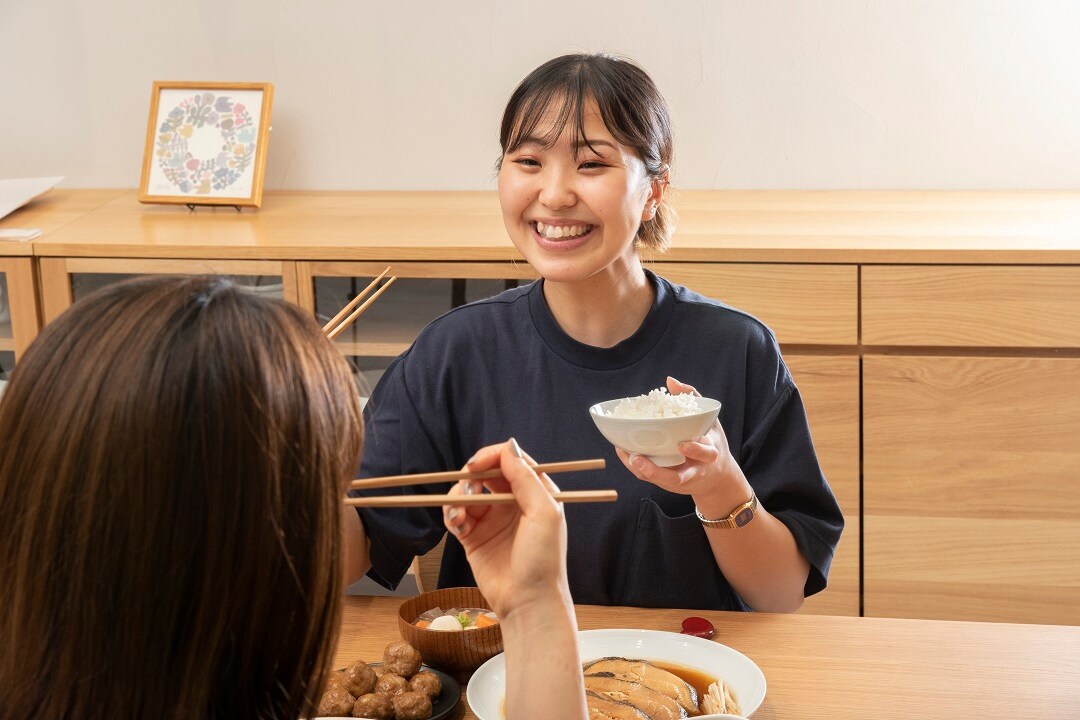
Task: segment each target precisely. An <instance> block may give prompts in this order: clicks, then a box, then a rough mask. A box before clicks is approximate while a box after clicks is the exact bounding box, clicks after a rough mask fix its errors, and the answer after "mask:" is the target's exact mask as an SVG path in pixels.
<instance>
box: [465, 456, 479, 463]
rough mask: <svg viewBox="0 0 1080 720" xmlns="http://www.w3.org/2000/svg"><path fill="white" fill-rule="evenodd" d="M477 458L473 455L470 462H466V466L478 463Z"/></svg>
mask: <svg viewBox="0 0 1080 720" xmlns="http://www.w3.org/2000/svg"><path fill="white" fill-rule="evenodd" d="M476 458H477V456H476V455H473V456H472V457H471V458H469V459H468V460H466V461H465V464H466V465H472V464H473V463H474V462H476Z"/></svg>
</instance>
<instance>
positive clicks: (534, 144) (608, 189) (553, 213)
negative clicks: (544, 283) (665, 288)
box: [499, 101, 663, 282]
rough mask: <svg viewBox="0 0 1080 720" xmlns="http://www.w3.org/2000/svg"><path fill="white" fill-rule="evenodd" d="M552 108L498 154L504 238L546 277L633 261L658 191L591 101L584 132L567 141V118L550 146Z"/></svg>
mask: <svg viewBox="0 0 1080 720" xmlns="http://www.w3.org/2000/svg"><path fill="white" fill-rule="evenodd" d="M558 111H559V108H558V107H555V108H552V109H549V112H548V113H547V114H546V115H545V116H544V118H542V120H541V122H540V123H539V125H538V126H537V128H536V137H534V138H526V140H525V142H524V143H522V145H521V146H520V147H518V148H517V149H516V150H515V151H514V152H511V153H507V154H506V155H504V156H503V161H502V168H501V169H500V170H499V202H500V204H501V205H502V212H503V222H504V223H505V225H506V231H507V232H508V233H509V234H510V239H511V240H512V241H513V243H514V246H515V247H517V249H518V251H519V252H521V254H522V255H524V256H525V259H526V260H528V261H529V264H530V265H532V266H533V267H534V268H535V269H536V271H537V272H539V273H540V274H541V275H543V276H544V277H545V278H547V279H548V280H550V281H553V282H574V281H577V280H583V279H585V278H589V277H592V276H593V275H596V274H597V273H600V272H602V271H604V270H609V269H610V270H615V271H619V270H620V269H621V268H620V266H624V265H629V263H630V262H632V261H634V260H636V258H637V251H636V249H635V246H634V237H635V235H636V234H637V230H638V226H639V225H640V223H641V221H642V220H647V219H649V218H650V217H652V214H653V213H655V211H656V202H657V201H658V200H659V197H660V195H659V194H660V193H662V191H663V187H662V183H661V182H660V181H650V179H649V177H648V175H647V173H646V171H645V164H644V163H643V162H642V161H641V158H639V157H638V155H637V153H636V152H635V151H634V150H633V149H632V148H629V147H627V146H625V145H622V144H621V143H619V142H618V141H617V140H615V138H614V137H612V135H611V133H610V132H609V131H608V129H607V127H606V126H605V125H604V121H603V119H602V118H601V117H600V112H599V110H598V108H597V106H596V104H595V103H594V102H591V101H590V102H589V103H587V104H586V105H585V108H584V133H585V138H587V139H588V141H589V142H590V143H591V144H592V146H593V148H594V150H590V149H589V147H588V146H587V145H585V144H584V143H583V142H581V141H579V147H577V148H575V147H573V146H572V144H571V143H572V141H571V133H572V124H571V123H567V124H566V126H565V127H564V128H563V131H562V134H560V135H559V137H558V139H557V140H556V141H555V143H554V144H553V145H551V146H545V145H544V143H543V142H542V141H541V140H540V138H544V137H547V136H548V134H549V133H550V131H551V129H552V127H553V125H554V121H555V118H556V117H557V116H558Z"/></svg>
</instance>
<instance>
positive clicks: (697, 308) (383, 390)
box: [346, 55, 843, 611]
mask: <svg viewBox="0 0 1080 720" xmlns="http://www.w3.org/2000/svg"><path fill="white" fill-rule="evenodd" d="M499 139H500V143H501V146H502V156H501V158H500V161H499V174H498V185H499V201H500V204H501V206H502V213H503V220H504V223H505V226H506V229H507V233H508V234H509V236H510V239H511V241H512V242H513V243H514V245H515V247H517V249H518V250H519V251H520V252H521V254H522V255H523V256H524V257H525V259H526V260H528V262H529V263H530V264H531V265H532V266H533V268H534V269H535V270H536V271H537V272H538V273H539V274H540V275H541V276H542V279H541V280H539V281H538V282H536V283H533V284H531V285H529V286H526V287H521V288H516V289H513V290H508V291H506V292H504V293H502V294H500V295H497V296H495V297H493V298H490V299H488V300H482V301H480V302H476V303H472V304H470V305H466V306H463V307H460V308H457V309H455V310H453V311H451V312H450V313H448V314H447V315H444V316H443V317H442V318H440V319H438V320H436V321H435V322H433V323H432V324H431V325H429V326H428V327H427V328H426V329H425V330H424V331H423V332H422V333H421V334H420V336H419V337H418V338H417V340H416V341H415V343H414V344H413V346H412V347H411V348H410V349H409V350H408V351H407V352H406V353H405V354H403V355H402V356H401V357H400V358H398V359H397V360H396V361H395V362H394V363H393V364H392V365H391V366H390V367H389V368H388V370H387V372H386V373H385V374H384V376H383V378H382V380H381V381H380V383H379V385H378V386H377V387H376V389H375V392H374V393H373V396H372V400H371V404H370V405H369V406H368V409H367V411H366V412H367V413H368V415H367V417H368V427H369V434H368V443H369V445H368V452H367V453H366V454H365V456H364V463H363V466H362V468H361V476H371V475H395V474H399V473H406V472H414V471H419V470H438V469H449V468H455V467H460V466H462V465H467V466H468V467H470V469H471V468H472V467H473V461H472V460H470V459H469V458H470V454H471V453H472V449H473V448H475V447H476V446H479V445H484V444H487V443H488V442H491V439H492V438H498V437H505V436H507V435H514V436H516V437H517V438H518V439H519V440H521V441H522V444H524V445H526V446H527V447H529V449H530V451H531V452H532V453H533V455H534V456H535V457H536V458H537V459H538V460H540V461H543V462H547V461H555V460H564V459H577V458H589V457H597V456H600V457H606V458H607V459H608V460H609V463H608V469H607V470H606V471H605V472H604V473H602V474H597V473H592V472H590V473H582V474H580V475H579V476H574V475H570V474H567V475H563V476H560V477H561V478H564V479H562V480H561V481H560V482H561V486H562V489H564V490H566V489H589V488H598V487H601V488H602V487H613V488H616V489H617V490H618V492H619V495H620V498H619V501H618V502H617V503H612V504H605V505H578V506H571V507H568V508H566V516H567V524H568V527H569V554H568V557H569V583H570V589H571V592H572V595H573V598H574V601H575V602H579V603H590V604H605V605H639V606H648V607H693V608H710V609H734V610H740V609H741V610H746V609H754V610H762V611H793V610H795V609H797V608H798V607H799V606H800V605H801V604H802V601H803V598H804V597H805V596H806V595H809V594H812V593H814V592H818V591H820V590H821V589H823V588H824V587H825V584H826V578H827V576H828V570H829V564H830V562H831V559H832V555H833V551H834V550H835V547H836V543H837V541H838V540H839V536H840V532H841V529H842V527H843V518H842V516H841V514H840V510H839V507H838V505H837V503H836V500H835V498H834V497H833V494H832V492H831V490H830V489H829V487H828V484H827V483H826V481H825V478H824V476H823V475H822V473H821V469H820V467H819V464H818V462H817V457H816V455H815V452H814V448H813V443H812V441H811V439H810V433H809V429H808V427H807V421H806V415H805V411H804V409H803V404H802V400H801V398H800V395H799V391H798V389H797V388H796V387H795V385H794V383H793V381H792V378H791V375H790V374H789V373H788V370H787V368H786V366H785V365H784V362H783V360H782V358H781V356H780V352H779V348H778V346H777V343H776V340H775V338H774V337H773V335H772V333H771V332H770V331H769V329H768V328H767V327H765V326H764V325H763V324H762V323H760V322H758V321H757V320H756V319H754V318H753V317H750V316H749V315H747V314H745V313H742V312H740V311H738V310H735V309H732V308H730V307H728V306H725V305H723V304H722V303H720V302H717V301H714V300H711V299H708V298H704V297H702V296H700V295H697V294H696V293H694V292H692V291H690V290H687V289H686V288H683V287H679V286H677V285H674V284H672V283H670V282H668V281H666V280H664V279H663V278H661V277H659V276H658V275H655V274H654V273H652V272H650V271H649V270H646V269H644V268H643V266H642V261H641V252H642V250H651V251H657V252H658V251H662V250H663V249H664V248H665V247H666V245H667V244H668V242H669V240H670V236H671V232H672V229H673V216H672V214H671V210H670V208H669V207H668V204H667V201H666V195H665V193H666V191H667V188H668V182H669V177H670V164H671V159H672V137H671V130H670V121H669V117H668V111H667V106H666V104H665V102H664V100H663V98H662V97H661V96H660V93H659V91H658V90H657V88H656V86H655V84H654V83H653V81H652V79H651V78H650V77H649V76H648V75H647V74H646V73H645V72H644V71H643V70H641V69H640V68H639V67H637V66H636V65H634V64H633V63H630V62H628V61H625V60H621V59H618V58H614V57H611V56H607V55H566V56H563V57H559V58H555V59H554V60H551V61H549V62H547V63H545V64H544V65H542V66H540V67H539V68H537V69H536V70H534V71H533V72H532V73H530V74H529V75H528V76H527V77H526V78H525V79H524V80H523V81H522V82H521V84H520V85H518V87H517V89H516V90H515V91H514V93H513V94H512V96H511V97H510V100H509V103H508V104H507V107H506V110H505V112H504V114H503V119H502V125H501V129H500V137H499ZM675 378H678V379H675ZM665 385H666V388H667V390H669V391H670V392H672V393H679V392H693V391H695V388H696V390H698V391H700V393H701V394H702V395H705V396H707V397H711V398H715V399H717V400H720V401H721V402H722V404H723V412H722V416H721V421H720V422H718V423H717V424H716V425H715V426H714V427H713V429H712V430H710V431H709V432H708V434H706V435H705V436H703V437H700V438H696V439H695V440H693V441H690V442H687V443H684V444H683V446H682V447H681V448H680V452H682V453H683V454H684V455H685V456H686V458H687V460H686V462H684V463H683V464H682V465H680V466H677V467H674V468H661V467H657V466H656V465H654V464H653V463H652V462H650V461H649V460H648V459H646V458H644V457H640V456H636V455H634V456H631V455H630V454H628V453H626V452H625V451H623V450H621V449H617V448H612V447H611V446H610V445H609V444H608V443H607V442H606V441H605V440H604V439H603V437H602V436H601V435H600V434H599V432H598V431H597V429H596V428H595V427H594V426H593V423H592V421H591V419H590V418H589V413H588V408H589V407H590V405H592V404H594V403H597V402H600V401H604V400H610V399H613V398H619V397H626V396H632V395H638V394H642V393H645V392H647V391H649V390H650V389H652V388H655V387H657V386H665ZM721 423H722V426H721ZM441 491H443V488H439V487H435V486H425V487H415V488H407V489H403V490H402V492H405V493H415V492H441ZM748 508H749V509H750V510H752V511H753V517H752V520H750V522H748V523H746V522H745V519H746V517H747V515H748V514H749V511H748V510H747V509H748ZM739 512H741V519H742V521H744V522H743V524H742V525H741V526H740V527H738V528H730V529H729V528H727V527H722V526H724V525H729V524H731V523H727V522H726V520H727V518H729V517H731V516H733V515H736V514H737V513H739ZM446 513H447V514H446V517H445V524H446V526H447V527H448V528H449V529H450V530H451V532H452V533H453V534H454V537H453V538H451V539H449V540H448V542H447V546H446V550H445V553H444V556H443V564H442V569H441V574H440V578H439V585H440V586H454V585H466V584H471V583H472V582H473V576H472V573H471V572H470V570H469V567H468V564H467V562H466V559H465V558H466V552H465V551H463V549H462V546H461V542H463V541H464V542H465V545H466V547H467V546H468V544H469V543H468V541H467V538H468V535H469V534H470V533H471V532H473V531H474V530H473V524H474V523H475V522H476V521H477V520H479V519H482V517H483V513H484V510H482V509H481V510H475V511H474V510H469V511H468V512H465V511H463V510H461V509H447V511H446ZM361 520H362V521H361ZM346 522H347V525H346V528H347V532H348V533H349V534H350V536H351V538H352V539H351V541H350V544H351V545H352V546H353V547H355V548H356V550H357V551H356V555H355V558H356V559H357V563H356V564H355V565H354V566H353V569H354V571H355V572H356V573H357V574H359V573H360V572H361V571H363V570H368V569H369V566H370V570H369V574H370V575H371V576H372V577H373V578H374V579H376V580H377V581H379V582H381V583H383V584H385V585H387V586H391V587H392V586H394V585H396V583H397V582H398V581H399V579H400V578H401V576H402V575H403V574H404V572H405V570H406V569H407V567H408V565H409V563H410V561H411V560H412V558H413V556H414V555H420V554H424V553H426V552H427V551H428V550H429V549H430V548H431V547H433V546H434V545H435V544H436V543H437V542H438V541H439V539H440V538H441V537H442V534H443V526H444V523H443V518H440V517H439V514H438V513H437V512H428V511H424V510H386V511H384V510H371V509H367V510H363V511H361V513H360V519H348V520H347V521H346ZM477 579H478V578H477Z"/></svg>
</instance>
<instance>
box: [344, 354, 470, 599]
mask: <svg viewBox="0 0 1080 720" xmlns="http://www.w3.org/2000/svg"><path fill="white" fill-rule="evenodd" d="M406 357H407V355H403V356H402V357H400V358H398V359H397V360H395V361H394V362H393V363H392V364H391V365H390V367H389V368H387V370H386V372H385V373H383V376H382V379H381V380H380V381H379V383H378V385H376V387H375V390H374V391H373V392H372V395H371V399H370V400H369V401H368V403H367V406H366V407H365V408H364V455H363V459H362V461H361V463H360V472H359V474H358V475H359V477H361V478H368V477H378V476H384V475H405V474H411V473H417V472H437V471H439V470H446V469H449V467H448V465H447V458H446V452H445V449H444V448H440V446H439V443H438V442H436V440H435V438H438V437H440V435H439V434H433V433H432V428H430V427H428V423H425V421H424V420H423V411H422V410H420V409H418V408H417V405H416V402H415V400H414V397H413V395H412V393H411V392H410V389H409V384H408V380H407V377H406V372H407V365H406V362H405V360H406ZM442 437H446V435H445V433H443V434H442ZM449 489H450V486H449V485H448V484H436V485H417V486H409V487H400V488H382V489H376V490H364V491H361V490H352V491H350V492H349V495H350V496H352V497H360V496H365V495H370V496H387V495H420V494H425V493H431V494H435V493H446V492H447V491H448V490H449ZM358 511H359V513H360V520H361V522H362V523H363V524H364V531H365V533H366V534H367V537H368V540H369V544H370V555H371V570H369V571H368V577H370V578H371V579H372V580H374V581H375V582H377V583H379V584H380V585H382V586H383V587H386V588H389V589H391V590H393V589H394V588H396V587H397V585H398V583H400V582H401V579H402V578H403V577H404V576H405V573H406V572H408V569H409V565H410V564H411V563H412V560H413V558H414V557H416V556H417V555H424V554H425V553H427V552H428V551H429V550H431V548H433V547H435V545H437V544H438V542H439V540H440V539H441V538H442V536H443V533H444V532H445V527H444V526H443V521H442V509H441V508H358Z"/></svg>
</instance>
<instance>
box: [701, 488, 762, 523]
mask: <svg viewBox="0 0 1080 720" xmlns="http://www.w3.org/2000/svg"><path fill="white" fill-rule="evenodd" d="M757 509H758V499H757V493H755V492H753V491H751V493H750V499H749V500H747V501H746V502H744V503H743V504H742V505H739V506H738V507H737V508H735V509H734V510H732V511H731V514H729V515H728V516H727V517H722V518H717V519H715V520H710V519H708V518H706V517H705V516H704V515H702V514H701V511H700V510H698V507H697V505H695V506H694V514H695V515H697V519H698V520H700V521H701V524H702V525H704V526H705V527H711V528H723V529H727V530H734V529H736V528H741V527H743V526H744V525H746V524H747V523H748V522H750V521H751V520H753V519H754V515H756V514H757Z"/></svg>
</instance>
